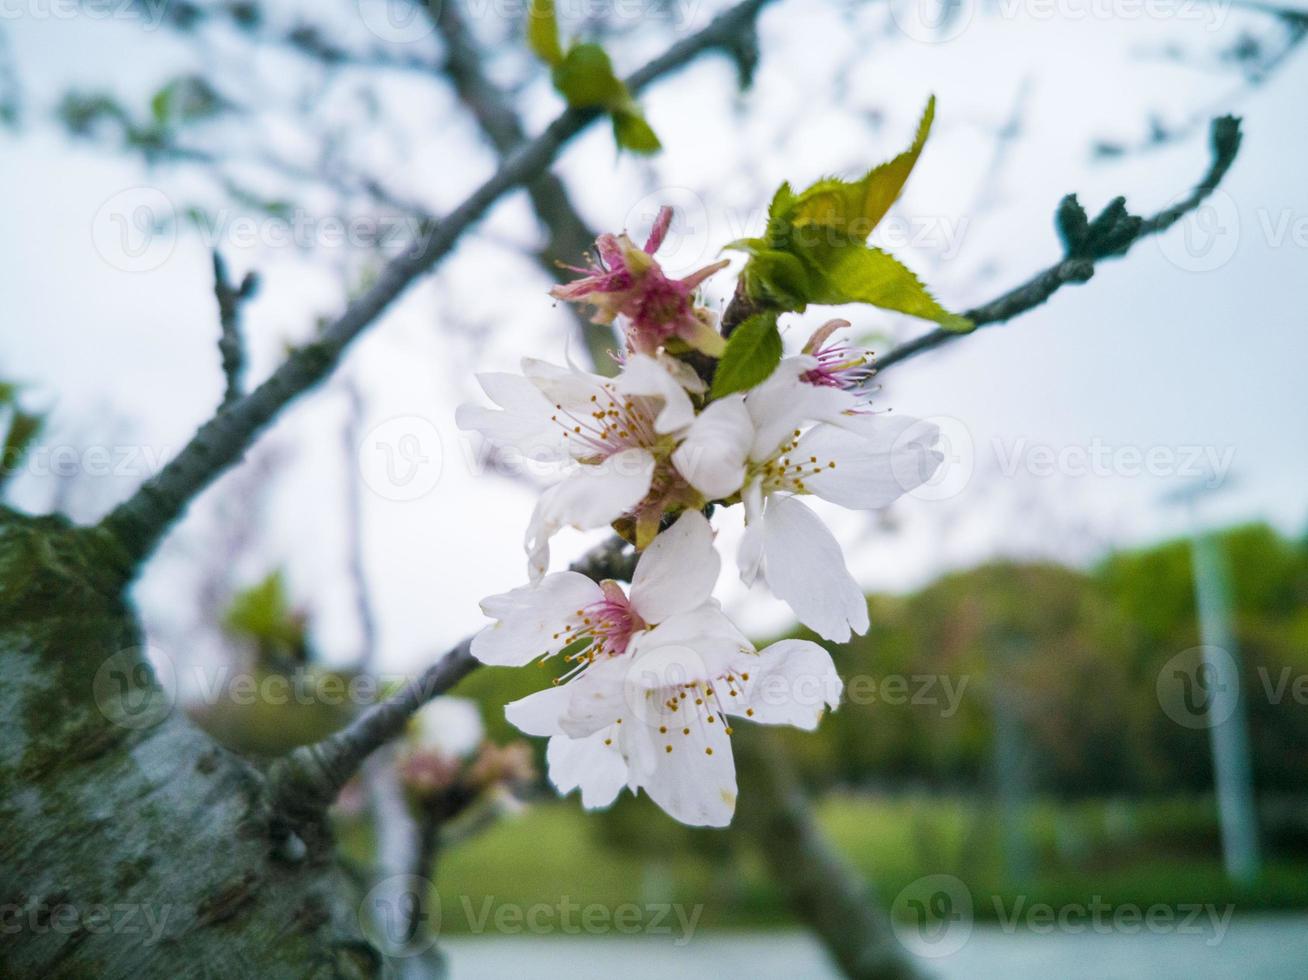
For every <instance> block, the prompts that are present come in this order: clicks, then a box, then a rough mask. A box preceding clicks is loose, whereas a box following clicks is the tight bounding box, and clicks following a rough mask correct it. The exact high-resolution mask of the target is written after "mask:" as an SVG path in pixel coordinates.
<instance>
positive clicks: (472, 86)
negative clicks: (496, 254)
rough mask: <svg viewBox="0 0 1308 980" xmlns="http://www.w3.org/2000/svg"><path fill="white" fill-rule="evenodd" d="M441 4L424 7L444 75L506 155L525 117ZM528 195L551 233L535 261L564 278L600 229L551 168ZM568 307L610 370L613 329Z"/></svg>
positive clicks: (601, 367)
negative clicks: (440, 49) (440, 46)
mask: <svg viewBox="0 0 1308 980" xmlns="http://www.w3.org/2000/svg"><path fill="white" fill-rule="evenodd" d="M437 6H438V9H436V10H433V8H432V5H424V7H423V9H424V10H426V11H427V12H428V13H429V14H431V16H432V18H433V20H434V22H435V24H436V27H437V29H438V30H439V31H440V34H441V37H442V38H444V40H445V48H446V52H445V65H444V68H445V75H446V76H447V77H448V78H449V80H450V82H451V84H452V85H453V86H454V91H455V93H456V94H457V95H458V96H459V99H460V101H462V102H463V104H464V105H465V106H466V107H467V108H468V111H469V112H470V113H472V116H473V118H474V119H476V121H477V125H478V126H479V127H480V128H481V131H482V133H483V134H485V136H486V138H487V139H488V140H489V141H490V143H491V145H492V146H494V147H495V150H496V152H497V153H499V155H500V158H501V159H503V158H504V157H506V156H508V155H509V154H510V153H512V152H513V151H514V150H515V149H517V148H518V147H519V146H521V145H522V144H523V143H525V142H526V141H527V133H526V131H525V130H524V129H523V127H522V121H521V120H520V119H519V118H518V114H517V113H516V112H515V111H514V109H513V106H512V104H511V102H510V100H509V97H508V95H507V94H506V93H505V92H503V91H502V90H501V89H500V88H499V87H498V86H496V84H495V83H494V82H493V81H491V80H490V78H488V77H487V76H486V73H485V72H484V71H483V70H482V57H481V52H480V51H478V50H477V43H476V41H475V40H474V39H473V37H472V34H471V33H470V32H469V30H468V27H467V25H466V24H465V23H464V21H463V16H462V14H461V13H460V12H459V10H458V4H457V3H456V2H455V0H447V2H445V3H442V4H439V5H437ZM527 196H528V197H530V199H531V206H532V208H533V209H534V210H535V212H536V217H538V218H539V219H540V221H541V224H543V225H544V226H545V229H546V230H547V231H548V233H549V239H548V240H547V241H546V242H545V245H544V247H543V248H541V250H540V251H538V252H537V253H536V261H537V263H538V264H539V265H540V266H541V268H542V269H543V270H544V271H545V272H546V274H547V275H549V276H550V277H551V278H553V279H554V280H555V281H556V282H563V281H565V280H566V279H567V278H568V276H567V274H566V273H565V271H564V270H563V269H562V268H561V266H560V263H563V262H570V263H576V262H577V261H578V259H579V258H580V257H581V255H582V253H584V252H585V251H586V250H587V249H588V248H590V247H591V245H592V243H593V242H594V241H595V233H594V232H593V231H592V230H591V229H590V228H589V227H587V225H586V221H585V219H584V218H582V216H581V215H580V214H579V213H578V212H577V209H576V208H575V207H574V206H573V204H572V200H571V199H570V198H569V196H568V191H567V188H566V187H564V185H563V181H561V180H560V179H559V178H558V177H556V176H555V175H554V174H552V173H550V172H548V171H547V172H545V173H542V174H541V175H540V176H539V177H537V178H536V179H535V180H532V181H530V182H529V183H528V184H527ZM569 309H570V310H571V311H572V313H573V317H574V318H575V320H576V323H577V330H578V332H579V334H580V336H581V339H582V340H583V341H584V342H585V344H586V349H587V350H588V351H589V352H590V358H591V362H592V363H593V364H594V365H595V368H596V370H598V371H599V372H601V373H602V374H611V373H612V372H613V370H614V368H615V367H616V364H615V363H614V362H613V360H612V359H611V358H610V357H609V356H608V355H609V352H610V350H612V348H613V347H614V346H615V343H616V341H615V339H614V334H613V329H612V328H611V327H605V326H601V325H598V324H594V323H591V322H590V321H589V320H587V319H586V318H585V317H584V316H582V315H581V314H580V313H579V312H578V311H577V308H576V307H574V306H570V307H569Z"/></svg>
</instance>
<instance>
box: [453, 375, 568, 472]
mask: <svg viewBox="0 0 1308 980" xmlns="http://www.w3.org/2000/svg"><path fill="white" fill-rule="evenodd" d="M477 380H478V382H480V384H481V387H482V390H483V391H485V392H486V395H487V396H488V397H489V398H490V400H491V401H492V402H494V403H495V404H496V405H498V406H499V408H498V409H495V408H485V407H483V406H481V405H460V406H459V407H458V408H457V409H455V412H454V421H455V424H456V425H458V427H459V428H460V429H464V430H466V431H473V432H479V433H481V435H482V436H483V437H485V438H486V439H487V440H489V441H490V442H491V443H493V444H494V445H496V446H498V447H500V448H509V449H516V450H517V451H518V452H520V453H522V454H523V455H526V456H528V457H529V458H531V459H534V460H556V459H567V458H568V446H567V440H566V439H564V438H563V432H564V430H563V428H562V427H561V426H559V425H558V424H557V423H555V422H552V421H551V420H550V416H551V415H552V414H553V412H554V407H553V406H552V405H551V404H550V403H549V402H548V401H547V400H546V399H545V396H544V395H542V394H541V392H540V390H539V389H538V388H537V387H536V386H535V385H533V384H532V383H531V382H530V381H528V380H527V379H526V378H524V377H522V376H521V375H518V374H505V373H491V374H479V375H477Z"/></svg>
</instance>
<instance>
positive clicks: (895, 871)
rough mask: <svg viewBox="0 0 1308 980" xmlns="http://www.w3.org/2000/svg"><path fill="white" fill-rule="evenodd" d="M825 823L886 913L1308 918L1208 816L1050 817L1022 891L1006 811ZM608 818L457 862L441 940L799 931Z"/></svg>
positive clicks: (1136, 811) (740, 891) (552, 805)
mask: <svg viewBox="0 0 1308 980" xmlns="http://www.w3.org/2000/svg"><path fill="white" fill-rule="evenodd" d="M818 814H819V819H820V821H821V823H822V825H823V827H824V829H825V830H826V831H827V832H828V834H829V835H830V837H831V839H832V841H833V842H834V843H835V845H836V846H837V847H838V848H839V849H840V850H841V851H842V852H843V853H844V854H845V855H846V856H847V857H848V858H849V860H850V861H851V863H852V864H853V865H854V866H855V867H857V868H858V869H859V870H860V871H861V872H862V873H863V874H865V875H866V876H867V877H868V879H869V880H870V881H872V882H873V883H874V884H875V885H876V888H877V890H878V893H879V895H880V896H881V899H882V901H884V902H887V903H889V902H890V901H891V900H892V899H893V898H894V896H895V895H896V894H897V893H898V892H899V890H900V889H901V888H903V887H905V886H906V885H908V884H909V883H910V882H912V881H913V880H915V879H916V878H918V877H920V876H922V875H927V874H937V873H945V874H952V875H955V876H957V877H958V878H960V879H962V880H963V881H964V882H966V883H967V885H968V887H969V888H970V889H971V891H972V895H973V900H974V908H975V914H976V916H977V918H979V919H984V918H992V917H994V916H995V914H996V907H995V906H996V903H998V904H999V905H1000V906H1001V907H1003V908H1011V907H1012V903H1013V902H1014V901H1015V900H1016V898H1017V896H1019V895H1020V896H1025V901H1026V902H1027V904H1034V903H1048V904H1051V905H1054V906H1055V907H1060V906H1063V905H1067V904H1073V903H1089V902H1092V901H1095V900H1099V901H1102V902H1105V903H1107V904H1109V905H1122V904H1134V905H1138V906H1141V907H1147V906H1150V905H1156V904H1159V905H1171V906H1175V905H1177V904H1179V903H1192V902H1198V903H1204V902H1212V903H1216V904H1218V905H1224V904H1226V903H1228V902H1229V903H1233V904H1234V905H1235V907H1236V909H1237V911H1242V912H1243V911H1252V910H1256V909H1292V908H1293V909H1301V908H1308V862H1305V861H1304V860H1302V859H1299V860H1287V859H1277V860H1272V861H1269V862H1268V865H1267V867H1266V869H1265V871H1264V874H1263V875H1262V877H1261V879H1260V880H1259V881H1258V882H1257V883H1256V884H1255V885H1254V886H1253V887H1251V888H1248V889H1241V888H1238V887H1235V886H1233V885H1231V884H1230V883H1229V882H1227V880H1226V878H1225V875H1224V874H1223V873H1222V868H1221V863H1220V860H1219V857H1218V854H1217V851H1216V844H1215V833H1216V830H1215V822H1214V821H1215V817H1214V814H1213V812H1212V805H1211V802H1206V801H1189V800H1164V801H1156V802H1154V801H1151V802H1133V803H1124V802H1118V801H1113V802H1103V801H1095V802H1085V803H1075V804H1066V803H1061V804H1055V803H1051V802H1039V803H1036V804H1034V805H1032V806H1031V807H1030V808H1029V812H1028V813H1027V819H1026V821H1025V827H1024V830H1025V834H1026V837H1027V840H1028V841H1029V845H1028V847H1029V851H1028V853H1029V855H1030V857H1029V860H1030V868H1031V872H1030V874H1029V875H1028V876H1026V877H1025V879H1024V880H1020V881H1016V880H1012V879H1011V878H1010V877H1009V876H1008V875H1006V874H1005V870H1004V867H1003V862H1002V861H1001V858H1000V847H999V834H998V823H997V820H996V818H995V814H994V811H993V810H992V809H990V808H988V807H986V806H984V805H981V804H979V803H977V802H975V801H971V800H967V799H962V798H936V797H932V798H926V797H891V798H866V797H858V798H854V797H833V798H829V799H827V800H825V801H824V802H822V803H821V804H820V805H819V807H818ZM600 819H601V818H597V817H595V816H588V815H586V814H585V813H583V812H582V811H581V810H580V808H579V807H578V806H577V805H576V803H575V802H574V801H560V802H546V803H541V804H538V805H536V806H533V807H531V808H530V809H528V810H527V811H526V812H525V813H523V814H522V815H520V816H518V817H515V818H512V819H509V820H506V821H504V822H502V823H500V824H499V825H497V826H496V827H494V828H492V829H491V830H489V831H488V832H486V833H484V834H483V835H481V836H480V837H478V838H476V839H474V840H472V841H468V842H466V843H463V844H461V845H459V846H458V847H456V848H452V849H450V850H449V851H448V852H447V853H446V854H445V855H444V857H443V859H442V861H441V866H440V869H439V874H438V882H439V892H440V895H441V907H442V925H441V929H442V931H443V932H447V933H460V932H467V931H472V930H473V929H474V925H473V923H475V922H476V921H477V920H478V919H479V918H480V917H482V916H483V915H485V913H486V911H487V910H488V909H489V910H490V911H491V912H492V913H493V912H494V911H495V910H496V909H498V908H499V907H500V906H514V907H518V908H526V907H530V906H532V905H535V904H538V903H544V904H545V905H548V906H551V907H557V906H558V905H559V903H561V902H564V901H565V900H566V901H567V902H569V903H572V904H574V905H579V906H583V907H584V906H587V905H598V906H602V907H604V908H607V909H614V908H616V907H618V906H620V905H623V904H626V903H633V904H635V905H638V906H646V905H648V904H651V903H665V902H667V903H681V904H683V905H686V906H693V905H696V904H699V903H702V904H703V910H702V915H701V918H700V920H699V926H700V927H701V928H705V927H707V928H759V927H772V926H779V925H785V924H788V923H790V922H791V917H790V915H789V913H788V911H787V909H786V907H785V904H784V901H783V898H782V895H781V894H780V892H779V890H778V889H777V888H776V886H775V885H774V884H773V883H772V882H771V881H770V880H769V879H768V877H767V876H766V875H765V874H764V873H763V872H762V870H761V869H760V867H759V865H758V863H757V861H756V860H755V858H754V856H753V855H751V854H749V853H747V852H740V851H737V850H734V849H733V848H732V847H731V845H730V841H729V838H728V837H727V836H726V835H712V836H709V837H706V838H699V839H698V841H697V844H696V846H694V847H684V846H677V845H676V844H675V843H671V842H675V841H676V840H677V838H675V837H673V838H671V841H670V846H668V847H667V848H666V849H664V850H661V851H660V850H658V849H657V848H655V849H653V851H654V853H651V851H650V849H644V850H643V851H642V853H636V852H635V851H633V850H629V849H621V848H617V847H613V846H610V845H607V844H606V843H604V840H603V837H602V834H601V832H600V831H601V827H600V823H599V821H600ZM658 819H662V818H661V817H660V818H658ZM719 842H720V846H719ZM354 845H355V851H356V854H358V853H359V852H360V850H361V849H366V848H365V847H364V846H363V845H362V843H361V842H360V841H358V840H357V839H356V840H355V841H354ZM470 920H471V921H470ZM493 921H494V920H493V918H492V920H491V922H492V923H493ZM492 929H493V926H492Z"/></svg>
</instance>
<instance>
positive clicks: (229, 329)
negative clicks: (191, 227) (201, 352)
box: [213, 251, 259, 411]
mask: <svg viewBox="0 0 1308 980" xmlns="http://www.w3.org/2000/svg"><path fill="white" fill-rule="evenodd" d="M258 288H259V277H258V276H256V275H255V274H254V273H253V272H247V273H246V274H245V278H244V279H242V280H241V284H240V285H239V286H233V285H232V281H231V279H229V278H228V275H227V263H226V262H224V261H223V257H222V256H221V255H220V254H219V253H218V252H217V251H215V252H214V253H213V294H214V298H215V299H216V300H217V301H218V323H219V326H220V328H221V332H220V333H219V335H218V354H219V356H220V357H221V358H222V364H223V377H224V378H225V379H226V380H227V388H226V390H225V391H224V392H223V400H222V404H221V405H220V406H219V409H218V410H219V411H224V410H225V409H227V408H229V407H230V406H231V405H232V404H233V403H234V402H236V401H238V400H239V399H240V398H241V396H242V395H244V394H245V380H244V378H245V336H244V334H243V332H242V330H241V307H242V306H243V305H244V303H245V302H246V300H248V299H250V298H251V297H253V296H254V293H255V290H257V289H258Z"/></svg>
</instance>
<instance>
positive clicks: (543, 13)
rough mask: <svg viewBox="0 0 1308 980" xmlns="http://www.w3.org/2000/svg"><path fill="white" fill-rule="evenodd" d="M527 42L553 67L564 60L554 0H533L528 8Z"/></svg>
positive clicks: (542, 59) (538, 55)
mask: <svg viewBox="0 0 1308 980" xmlns="http://www.w3.org/2000/svg"><path fill="white" fill-rule="evenodd" d="M527 44H528V46H529V47H530V48H531V50H532V51H534V52H536V57H538V58H540V60H541V61H543V62H545V64H547V65H549V66H550V67H551V68H552V67H554V66H556V65H558V64H559V62H561V61H562V60H563V46H562V45H561V44H559V21H558V17H557V16H555V13H554V0H531V4H530V6H528V8H527Z"/></svg>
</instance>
